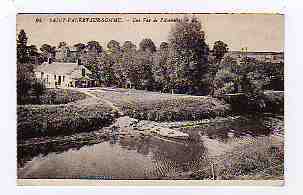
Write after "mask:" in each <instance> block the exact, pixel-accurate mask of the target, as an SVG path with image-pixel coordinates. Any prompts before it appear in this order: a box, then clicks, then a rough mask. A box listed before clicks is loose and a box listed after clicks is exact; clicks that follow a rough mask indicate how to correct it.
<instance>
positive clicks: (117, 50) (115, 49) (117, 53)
mask: <svg viewBox="0 0 303 195" xmlns="http://www.w3.org/2000/svg"><path fill="white" fill-rule="evenodd" d="M106 52H107V54H108V57H109V63H110V66H111V69H112V70H113V72H114V78H115V79H116V83H117V85H118V86H119V87H122V86H124V85H125V82H126V75H125V70H124V69H123V67H122V50H121V47H120V43H119V42H118V41H115V40H111V41H109V42H108V44H107V51H106Z"/></svg>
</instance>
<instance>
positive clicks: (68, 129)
mask: <svg viewBox="0 0 303 195" xmlns="http://www.w3.org/2000/svg"><path fill="white" fill-rule="evenodd" d="M114 115H115V113H113V112H112V108H111V107H109V106H108V105H107V104H106V103H105V102H103V101H102V100H100V99H94V98H89V97H87V98H85V99H83V100H79V101H75V102H71V103H68V104H58V105H18V106H17V138H18V140H24V139H27V138H32V137H41V136H55V135H70V134H73V133H77V132H87V131H92V130H97V129H99V128H102V127H104V126H108V125H110V124H111V123H112V122H113V121H114V118H115V116H114Z"/></svg>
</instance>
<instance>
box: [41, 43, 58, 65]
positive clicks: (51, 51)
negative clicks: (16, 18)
mask: <svg viewBox="0 0 303 195" xmlns="http://www.w3.org/2000/svg"><path fill="white" fill-rule="evenodd" d="M40 51H41V52H42V57H43V61H47V60H48V58H49V57H50V58H54V57H55V55H56V47H53V46H51V45H49V44H46V43H44V44H43V45H41V47H40Z"/></svg>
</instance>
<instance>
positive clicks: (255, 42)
mask: <svg viewBox="0 0 303 195" xmlns="http://www.w3.org/2000/svg"><path fill="white" fill-rule="evenodd" d="M190 15H192V14H189V16H190ZM194 15H195V16H196V17H198V18H199V20H200V22H201V23H202V30H203V31H204V32H205V34H206V42H207V44H209V46H210V48H212V45H213V43H214V42H215V41H217V40H221V41H224V42H225V43H227V44H228V46H229V50H230V51H236V50H241V48H243V47H247V49H248V51H278V52H279V51H284V15H281V14H260V13H258V14H194ZM183 16H184V14H55V15H54V14H20V15H17V33H18V32H19V31H20V30H21V29H24V30H25V32H26V34H27V36H28V44H29V45H30V44H34V45H36V46H37V47H38V48H40V46H41V45H42V44H44V43H47V44H50V45H52V46H57V45H58V44H59V42H60V41H65V42H67V44H68V45H71V46H72V45H74V44H76V43H80V42H81V43H87V42H88V41H91V40H96V41H99V42H100V44H101V45H102V46H103V48H106V44H107V43H108V42H109V41H110V40H116V41H118V42H120V44H121V45H122V44H123V43H124V41H127V40H130V41H132V42H133V43H135V44H136V45H138V44H139V42H140V41H141V40H142V39H143V38H151V39H152V40H153V41H154V43H155V44H156V46H157V47H159V45H160V43H161V42H162V41H168V35H169V32H170V30H171V27H172V25H174V22H173V21H172V22H163V20H162V21H161V18H166V19H176V18H177V19H182V18H183ZM64 18H65V21H63V20H64ZM79 18H81V20H82V21H79ZM84 18H88V20H91V19H92V18H98V19H99V20H102V19H108V18H120V19H119V22H90V21H86V19H84ZM144 18H145V19H144ZM68 19H69V21H68ZM71 19H74V21H72V20H71ZM98 19H93V20H95V21H97V20H98ZM148 19H151V20H150V21H149V20H148ZM153 19H157V22H153V21H154V20H153ZM50 20H52V22H51V21H50ZM75 20H78V22H75ZM37 21H38V22H37ZM135 21H136V22H135Z"/></svg>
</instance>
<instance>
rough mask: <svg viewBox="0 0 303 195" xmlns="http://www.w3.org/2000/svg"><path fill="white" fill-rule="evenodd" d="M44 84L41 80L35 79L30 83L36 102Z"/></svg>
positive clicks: (43, 89)
mask: <svg viewBox="0 0 303 195" xmlns="http://www.w3.org/2000/svg"><path fill="white" fill-rule="evenodd" d="M45 90H46V89H45V85H44V83H43V82H42V81H41V80H38V79H36V80H35V81H34V83H33V85H32V91H33V94H34V95H35V96H36V98H37V102H40V96H41V95H43V93H45Z"/></svg>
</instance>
